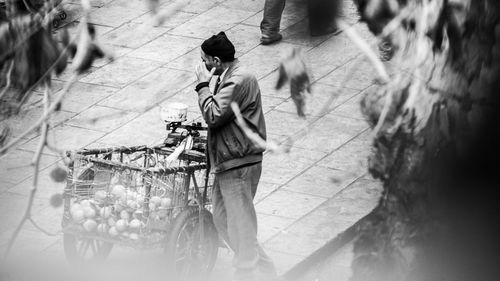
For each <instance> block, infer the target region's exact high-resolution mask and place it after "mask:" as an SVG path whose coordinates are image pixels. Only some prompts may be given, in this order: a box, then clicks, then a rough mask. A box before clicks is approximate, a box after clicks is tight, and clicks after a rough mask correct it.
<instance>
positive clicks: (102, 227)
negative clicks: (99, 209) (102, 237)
mask: <svg viewBox="0 0 500 281" xmlns="http://www.w3.org/2000/svg"><path fill="white" fill-rule="evenodd" d="M108 231H109V227H108V225H107V224H105V223H100V224H98V225H97V232H99V233H108Z"/></svg>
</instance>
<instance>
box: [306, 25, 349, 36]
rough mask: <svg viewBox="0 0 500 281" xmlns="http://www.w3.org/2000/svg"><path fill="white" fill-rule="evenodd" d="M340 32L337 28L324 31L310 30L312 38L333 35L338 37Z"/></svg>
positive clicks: (333, 27)
mask: <svg viewBox="0 0 500 281" xmlns="http://www.w3.org/2000/svg"><path fill="white" fill-rule="evenodd" d="M340 32H342V30H341V29H340V28H338V27H337V26H330V27H329V28H327V29H324V30H311V36H312V37H317V36H323V35H328V34H333V35H338V34H339V33H340Z"/></svg>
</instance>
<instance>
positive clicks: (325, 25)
mask: <svg viewBox="0 0 500 281" xmlns="http://www.w3.org/2000/svg"><path fill="white" fill-rule="evenodd" d="M341 8H342V0H308V1H307V14H308V17H309V30H310V32H311V36H321V35H326V34H330V33H337V32H338V31H339V29H338V27H337V25H336V23H335V19H336V18H337V16H338V15H339V14H340V12H341Z"/></svg>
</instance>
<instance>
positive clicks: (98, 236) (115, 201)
mask: <svg viewBox="0 0 500 281" xmlns="http://www.w3.org/2000/svg"><path fill="white" fill-rule="evenodd" d="M172 152H173V149H172V148H169V147H166V146H164V145H162V146H156V147H147V146H136V147H114V148H105V149H84V150H80V151H76V152H68V156H70V158H71V159H72V163H71V165H70V169H69V170H70V172H69V175H68V180H67V185H66V188H65V191H64V215H63V220H62V226H63V232H64V249H65V253H66V257H67V258H68V260H69V261H70V262H72V263H80V262H85V261H88V260H102V259H105V258H106V257H107V256H108V254H109V253H110V251H111V249H112V247H113V245H114V244H122V245H128V246H132V247H136V248H152V247H158V246H161V247H163V248H164V250H165V255H166V259H168V263H167V264H168V265H169V266H171V267H172V270H173V272H176V273H177V274H179V275H181V276H185V275H187V274H190V275H192V274H204V273H206V272H208V271H210V270H211V269H212V268H213V266H214V264H215V260H216V257H217V252H218V245H219V237H218V235H217V232H216V230H215V227H214V225H213V222H212V215H211V213H210V211H209V209H210V206H211V205H210V201H209V198H208V196H207V194H208V192H209V190H210V189H211V187H212V186H211V182H212V179H211V178H210V176H209V175H210V174H209V173H208V171H207V169H206V168H207V165H206V158H205V155H204V154H203V153H200V152H197V151H189V150H188V151H185V152H184V153H182V154H181V155H180V156H179V158H178V160H176V162H174V163H173V164H172V163H166V162H165V161H166V159H168V156H169V155H170V154H172ZM168 164H170V165H168ZM200 182H202V183H203V184H202V185H201V186H200V185H199V183H200ZM117 186H118V187H119V188H118V187H117ZM123 189H125V190H123ZM122 191H123V192H122ZM124 194H125V195H124ZM129 196H130V197H129ZM156 201H159V202H160V203H159V204H157V202H156ZM164 201H166V203H165V205H163V202H164ZM80 210H82V212H83V216H82V212H80ZM119 221H120V222H122V223H121V224H120V225H119V226H120V229H121V231H118V230H117V229H118V225H117V224H118V222H119ZM132 221H134V228H133V229H132V228H131V227H132V226H131V224H132ZM123 225H126V226H127V228H126V230H123V229H122V228H123ZM112 228H114V230H116V231H111V229H112Z"/></svg>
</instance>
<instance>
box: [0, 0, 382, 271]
mask: <svg viewBox="0 0 500 281" xmlns="http://www.w3.org/2000/svg"><path fill="white" fill-rule="evenodd" d="M91 2H92V4H93V10H92V14H91V22H92V23H94V24H96V30H97V33H98V36H99V40H100V41H101V42H103V43H105V44H106V45H107V46H108V47H109V48H111V49H112V50H113V51H114V53H115V56H116V60H115V61H114V62H112V63H109V62H107V61H98V62H97V63H96V64H95V65H94V66H93V67H92V68H91V70H90V71H89V72H88V73H86V74H84V75H82V76H81V77H80V78H79V80H78V82H77V83H76V84H75V85H74V86H73V88H72V89H71V90H70V93H69V95H68V96H67V98H66V100H65V101H64V102H63V105H62V110H61V111H60V112H59V113H57V115H56V116H54V117H53V118H52V120H51V126H52V134H51V136H50V138H49V140H50V141H51V143H53V144H55V145H57V146H58V147H60V148H63V149H77V148H82V147H107V146H115V145H120V146H121V145H141V144H156V143H159V142H161V141H162V139H163V138H165V136H166V131H165V127H164V124H163V123H162V121H161V120H160V117H159V109H160V107H161V106H164V105H165V104H168V103H171V102H183V103H185V104H187V105H189V113H188V119H189V120H193V121H201V117H200V114H199V112H198V111H199V109H198V106H197V95H196V93H195V92H194V86H195V75H194V66H195V65H196V64H197V63H198V62H199V61H200V53H199V46H200V45H201V43H202V42H203V40H204V39H206V38H208V37H209V36H211V35H212V34H215V33H217V32H219V31H221V30H224V31H226V33H227V35H228V37H229V38H230V40H232V41H233V42H234V44H235V47H236V50H237V56H238V57H239V59H240V60H241V62H242V64H243V65H244V66H245V67H247V68H248V69H249V70H250V71H252V72H253V73H255V75H256V76H257V77H258V79H259V83H260V87H261V91H262V99H263V106H264V110H265V116H266V122H267V131H268V138H269V139H272V140H276V141H280V140H283V139H284V138H285V137H286V136H288V135H291V134H293V133H294V132H296V131H298V130H300V129H301V128H302V126H303V125H304V121H303V120H301V119H300V118H298V117H297V114H296V111H295V106H294V104H293V102H292V101H291V99H290V97H289V89H288V88H285V89H282V90H280V91H276V90H275V88H274V87H275V83H276V80H277V78H278V75H277V71H276V69H277V67H278V64H279V61H280V59H281V58H282V57H283V56H284V55H286V54H287V51H289V50H290V49H291V48H294V47H298V48H301V49H303V50H304V51H305V52H306V57H307V63H308V66H309V68H310V69H311V71H312V75H313V81H314V84H313V96H312V97H311V99H310V100H309V101H308V118H313V117H314V116H316V115H317V113H318V110H319V109H320V108H321V106H322V105H323V104H324V103H325V101H326V100H327V99H328V98H329V97H330V95H333V94H336V95H338V97H337V98H336V100H335V102H334V103H333V104H332V111H331V112H330V113H328V114H327V115H325V116H323V117H321V118H319V119H318V120H317V121H316V122H315V123H314V128H313V130H312V131H311V132H310V133H309V134H308V135H307V136H305V137H303V138H301V139H300V140H298V141H297V142H296V143H294V145H293V148H292V150H291V151H290V153H288V154H272V153H267V154H266V155H265V157H264V162H263V174H262V178H261V183H260V185H259V189H258V192H257V196H256V198H255V203H256V209H257V212H258V220H259V239H260V241H261V242H262V244H263V246H264V247H265V249H266V250H267V252H268V253H269V254H270V256H271V257H272V258H273V259H274V261H275V263H276V265H277V266H278V270H279V272H280V273H283V272H286V271H287V270H288V269H290V268H291V267H292V266H294V265H295V264H297V263H298V262H300V261H301V260H302V259H304V258H305V257H307V256H308V255H309V254H311V253H312V252H314V251H315V250H316V249H318V248H320V247H321V246H322V245H324V244H325V243H326V242H327V241H329V240H330V239H332V238H334V237H336V236H337V235H338V234H339V233H341V232H342V231H343V230H345V229H346V228H348V227H349V226H351V225H352V224H353V223H354V222H356V221H357V220H359V219H360V218H361V217H363V216H364V215H366V214H367V213H369V212H370V211H371V210H372V209H373V207H374V206H375V205H376V203H377V201H378V197H379V194H380V191H381V186H380V183H379V182H377V181H374V180H373V179H371V178H370V177H369V176H368V175H367V171H366V167H367V164H366V161H367V160H366V159H367V155H368V154H369V149H370V148H369V146H370V139H369V134H370V131H369V128H368V124H367V123H366V122H365V121H364V120H363V118H362V116H361V112H360V109H359V101H360V98H361V97H362V95H363V94H364V93H365V92H366V91H367V90H368V89H369V88H370V86H371V85H372V84H373V81H372V80H373V76H372V73H373V70H372V68H371V67H370V66H369V65H368V64H367V63H361V64H359V63H358V62H357V58H359V57H360V52H359V50H358V49H357V48H356V47H355V46H354V44H352V43H351V42H350V40H349V39H348V38H347V37H346V35H345V34H343V33H341V34H339V35H337V36H332V35H327V36H322V37H314V38H311V37H310V36H309V34H308V30H307V19H306V18H305V14H306V9H305V7H304V4H303V3H302V2H303V1H299V0H294V1H288V3H287V6H286V9H285V13H284V15H283V20H282V26H281V28H282V34H283V36H284V39H283V41H282V42H280V43H279V44H275V45H271V46H262V45H260V42H259V38H260V30H259V24H260V21H261V19H262V15H263V12H262V10H263V6H264V0H253V1H252V0H193V1H191V4H190V5H188V6H186V7H185V8H183V9H182V11H180V12H178V13H177V14H175V15H174V16H173V17H172V18H171V19H169V20H168V21H166V22H165V23H164V24H163V25H162V26H160V27H154V26H152V25H151V23H150V19H151V12H150V11H149V10H148V6H147V5H146V1H143V0H92V1H91ZM161 2H162V3H164V4H163V7H168V5H170V4H171V2H172V1H165V0H163V1H161ZM63 3H64V5H65V9H66V11H67V13H68V19H66V20H65V22H64V24H66V25H67V26H68V27H69V28H70V30H71V33H73V34H74V32H75V28H76V23H77V22H78V20H79V17H80V14H81V11H80V5H79V1H78V0H71V1H63ZM345 3H346V4H345V7H344V8H345V11H344V18H345V20H346V21H347V22H349V23H351V24H353V25H354V27H355V29H356V30H357V31H358V32H359V33H360V34H361V35H362V37H363V38H365V39H366V40H368V41H369V42H370V43H374V42H375V41H374V40H375V39H374V38H372V37H371V36H370V34H369V32H368V30H367V29H366V26H365V25H364V24H361V23H357V15H356V11H355V8H354V6H353V4H352V2H351V1H350V0H346V1H345ZM354 67H356V70H355V72H354V74H352V76H351V77H348V80H347V83H346V84H345V85H341V84H342V81H343V80H344V78H345V76H346V75H348V74H349V72H350V71H351V70H352V69H353V68H354ZM68 79H69V75H68V74H67V73H65V74H63V75H62V76H60V77H58V78H57V79H56V80H55V81H54V83H53V87H54V89H56V90H60V89H61V88H62V86H63V85H64V82H65V81H67V80H68ZM341 86H343V87H342V88H340V87H341ZM41 95H42V93H41V92H38V93H37V94H36V96H35V97H33V99H32V101H36V100H37V99H41V97H42V96H41ZM150 105H157V106H156V107H154V108H153V109H151V110H148V111H146V112H145V111H144V109H145V108H147V107H148V106H150ZM40 116H41V110H40V111H37V112H30V113H29V114H28V115H25V116H20V117H18V118H16V120H13V122H12V124H13V134H14V135H19V134H20V133H21V132H22V131H23V130H24V129H25V128H27V127H28V126H29V124H31V123H32V122H34V121H35V120H37V119H38V118H39V117H40ZM99 116H114V117H112V118H102V119H98V120H97V121H92V119H93V118H96V117H99ZM38 140H39V133H33V134H31V135H29V136H28V137H26V138H25V139H24V141H23V142H22V143H21V144H20V145H19V146H18V147H17V148H16V149H15V151H13V152H11V153H10V154H9V155H7V156H6V157H4V158H2V159H1V160H0V222H1V223H0V250H2V252H3V250H4V249H5V246H6V243H7V240H8V238H9V236H10V235H11V233H12V232H13V230H14V228H15V226H16V223H17V222H18V221H19V219H20V217H21V216H22V214H23V211H24V208H25V205H26V204H27V198H28V194H29V192H30V185H31V182H32V176H33V172H32V168H31V167H30V166H29V163H30V161H31V158H32V155H33V152H34V151H35V149H36V146H37V144H38ZM57 165H61V163H60V162H59V157H58V155H57V153H54V152H52V151H49V150H46V151H45V155H44V157H43V159H42V165H41V168H42V171H41V174H40V190H39V192H38V195H37V197H36V199H35V202H34V212H33V213H34V220H35V221H36V222H38V223H39V224H40V225H41V226H42V227H43V228H45V229H47V230H48V231H50V232H54V233H55V232H58V231H59V230H60V221H61V215H62V209H61V208H58V209H54V208H52V207H51V206H50V205H49V198H50V196H51V195H52V194H54V193H60V192H62V190H63V188H64V184H58V183H55V182H53V181H52V180H51V179H50V178H49V176H48V174H49V173H50V171H51V170H52V168H53V167H55V166H57ZM14 253H15V255H14V258H19V259H22V260H24V259H25V258H26V257H30V258H33V259H38V258H41V259H43V260H46V259H49V257H50V259H51V260H53V261H58V262H54V264H55V265H57V266H59V267H64V266H65V263H64V253H63V245H62V235H61V234H58V235H55V236H47V235H45V234H43V233H41V232H39V231H38V230H36V229H35V228H34V227H33V226H31V225H29V224H28V225H26V226H25V228H24V229H23V231H22V233H21V235H20V237H19V240H18V241H17V243H16V245H15V247H14ZM120 254H123V255H120ZM140 254H141V255H142V254H144V255H146V256H148V257H154V256H155V255H156V254H155V253H138V252H134V251H130V250H129V249H118V250H116V251H114V252H113V253H112V255H111V256H110V259H113V258H116V259H120V257H126V256H128V257H131V258H132V259H135V260H137V256H138V255H140ZM344 257H347V258H344V261H343V262H342V263H340V264H342V265H345V268H344V269H347V268H348V266H349V264H348V260H349V258H348V255H345V256H344ZM153 260H156V259H154V258H153ZM346 260H347V261H346ZM230 274H231V253H229V251H227V250H224V249H221V253H220V256H219V260H218V262H217V264H216V267H215V269H214V274H213V276H212V279H213V280H229V279H230V276H231V275H230ZM346 276H347V277H348V274H346ZM129 277H130V276H129ZM0 279H1V278H0ZM122 280H123V279H122ZM131 280H132V279H131Z"/></svg>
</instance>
